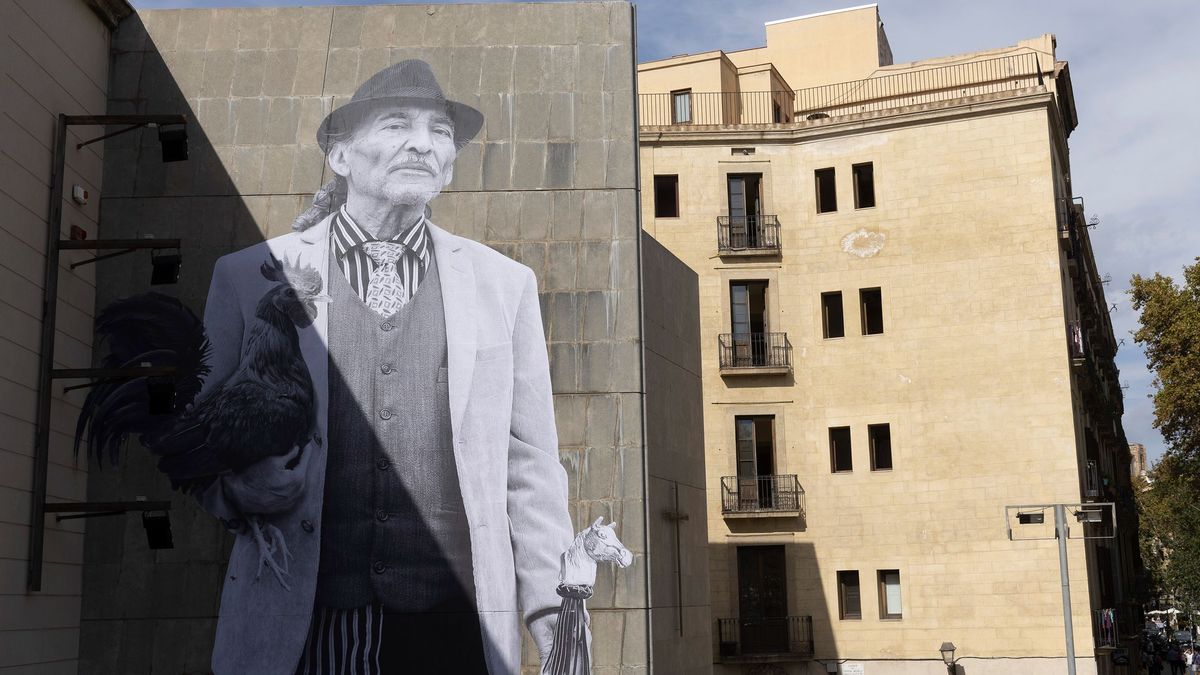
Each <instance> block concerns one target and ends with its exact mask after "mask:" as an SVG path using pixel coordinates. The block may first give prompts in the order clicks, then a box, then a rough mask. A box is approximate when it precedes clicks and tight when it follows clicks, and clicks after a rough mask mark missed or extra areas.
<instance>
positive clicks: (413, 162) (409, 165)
mask: <svg viewBox="0 0 1200 675" xmlns="http://www.w3.org/2000/svg"><path fill="white" fill-rule="evenodd" d="M406 169H407V170H414V171H427V172H429V173H431V174H433V175H437V169H435V168H433V167H432V166H431V165H430V164H429V162H426V161H424V160H421V159H417V158H415V157H410V158H408V159H405V160H402V161H399V162H396V163H395V164H392V165H391V166H389V167H388V173H391V172H393V171H402V170H406Z"/></svg>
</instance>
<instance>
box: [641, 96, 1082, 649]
mask: <svg viewBox="0 0 1200 675" xmlns="http://www.w3.org/2000/svg"><path fill="white" fill-rule="evenodd" d="M1048 100H1049V99H1048V98H1047V97H1043V98H1041V99H1039V102H1038V103H1037V104H1034V103H1032V102H1015V103H1013V104H1011V105H1009V106H1007V107H1001V106H1000V103H998V102H997V103H996V104H995V106H994V107H992V108H991V109H988V110H986V111H985V110H983V109H977V110H976V111H975V112H974V113H972V114H961V115H960V114H955V113H954V112H953V111H952V110H949V109H947V110H943V111H940V112H939V111H933V110H930V111H926V112H923V113H920V114H915V115H913V116H912V117H910V118H909V119H908V120H907V121H906V122H905V123H904V124H902V125H901V124H896V125H895V126H891V127H888V128H884V127H882V126H880V127H876V126H873V124H872V123H871V122H870V121H865V122H854V123H852V124H854V125H857V124H862V126H861V127H859V126H853V127H852V126H851V125H828V126H826V127H824V128H807V127H805V126H804V125H801V126H798V127H796V128H795V129H794V130H785V131H784V132H781V133H780V134H778V136H776V137H775V138H774V139H773V140H763V139H761V138H759V139H758V140H755V137H754V134H755V133H756V132H754V131H750V130H747V131H746V132H745V133H744V134H742V133H739V132H738V130H737V129H735V128H727V129H725V130H722V131H720V132H714V133H713V134H711V135H710V136H709V137H708V138H706V139H705V143H704V144H698V143H695V144H689V142H688V141H686V140H684V139H683V138H682V137H681V138H678V139H674V138H671V137H670V136H669V135H667V136H664V137H663V138H657V137H656V140H655V142H654V143H653V144H651V143H646V144H644V145H643V147H642V149H641V173H642V176H641V180H642V188H643V190H642V194H643V219H644V221H643V222H644V226H645V227H646V228H647V230H648V231H649V232H650V233H652V234H653V235H654V237H655V238H656V239H657V240H658V241H659V242H661V243H662V244H663V245H664V246H665V247H666V248H667V249H669V250H670V251H671V252H672V253H673V254H674V255H676V256H678V257H679V258H680V259H682V260H683V261H684V262H685V263H687V264H688V265H689V266H690V267H691V268H692V269H693V270H695V271H696V273H697V275H698V277H699V293H700V316H701V326H702V336H701V342H700V345H701V356H702V361H701V373H702V376H703V381H704V388H705V393H704V403H705V416H704V432H705V433H704V436H705V447H706V452H705V457H706V473H707V479H706V483H705V485H706V487H707V488H708V494H709V503H708V512H709V514H710V518H709V523H710V528H709V538H710V542H711V545H712V546H711V579H712V584H711V586H712V589H713V616H714V618H719V617H735V616H737V615H738V589H737V579H738V571H737V560H736V548H737V547H738V546H743V545H761V544H783V545H785V546H786V547H787V557H788V569H787V574H788V601H789V613H790V614H796V615H811V616H812V617H813V626H814V639H815V649H816V657H817V658H819V659H822V660H833V659H849V660H850V661H854V662H857V661H866V662H868V665H867V666H866V670H867V672H871V673H901V672H904V673H909V672H913V673H915V672H929V673H934V672H943V671H944V667H942V666H940V665H938V664H937V663H935V662H934V661H932V659H936V656H937V653H936V648H937V646H938V645H940V644H941V642H942V641H944V640H952V641H953V642H954V643H955V644H956V645H958V647H959V654H960V655H963V656H971V657H983V656H988V657H993V656H994V657H1002V658H1016V657H1019V658H1021V659H1022V660H1014V661H1004V660H999V661H992V662H987V663H986V664H985V662H983V661H978V662H971V663H970V664H969V665H967V667H966V670H965V672H968V673H974V672H976V671H978V672H981V673H982V672H989V673H990V672H1009V673H1017V672H1020V673H1026V672H1047V673H1049V672H1062V666H1063V664H1062V655H1063V649H1064V647H1063V638H1062V628H1061V626H1062V611H1061V602H1060V595H1059V587H1058V561H1057V551H1056V547H1055V544H1054V542H1053V541H1052V540H1051V541H1042V542H1010V541H1009V540H1008V538H1007V536H1006V531H1005V522H1004V515H1003V514H1004V508H1003V507H1004V506H1005V505H1007V504H1023V503H1025V504H1027V503H1040V502H1075V501H1078V500H1079V499H1080V492H1079V481H1078V475H1079V466H1078V464H1077V461H1076V453H1075V448H1076V443H1077V441H1076V430H1075V428H1074V424H1073V418H1074V413H1073V409H1072V383H1071V376H1070V370H1069V361H1068V358H1067V345H1066V340H1065V331H1064V319H1065V317H1064V308H1063V302H1062V292H1061V289H1060V284H1061V283H1062V282H1061V281H1060V269H1061V265H1062V264H1063V263H1062V261H1061V256H1060V251H1059V244H1058V241H1057V239H1056V234H1055V219H1054V213H1053V206H1054V191H1053V176H1052V174H1051V171H1052V169H1051V163H1050V154H1051V149H1050V145H1049V140H1048V138H1047V134H1046V127H1047V110H1048V109H1049V108H1048V107H1047V103H1048ZM882 119H885V118H883V117H882V116H881V120H882ZM721 134H723V135H724V136H723V138H722V137H721ZM745 146H753V147H755V148H756V153H755V154H754V155H752V156H749V157H742V156H731V155H730V147H745ZM859 162H873V164H874V172H875V196H876V206H875V207H874V208H869V209H856V208H854V199H853V192H852V189H853V187H852V186H853V181H852V180H851V166H852V165H853V164H855V163H859ZM824 167H834V168H835V169H836V176H837V191H838V206H839V208H838V211H837V212H835V213H825V214H817V213H816V208H815V203H814V201H815V199H814V194H815V187H814V178H813V171H814V169H819V168H824ZM736 172H760V173H762V174H763V181H764V190H763V191H764V200H765V205H764V213H768V214H776V215H778V218H779V222H780V223H781V228H782V254H781V255H779V256H778V257H771V258H756V259H747V258H741V259H739V258H729V257H717V255H716V254H717V242H716V239H715V236H714V234H715V230H716V227H715V226H716V218H717V217H718V216H721V215H725V214H726V213H727V208H728V205H727V204H726V197H725V189H724V185H725V176H726V175H727V174H728V173H736ZM655 174H677V175H678V176H679V194H680V199H679V203H680V217H679V218H671V219H667V218H658V219H655V218H654V217H653V213H654V210H653V201H652V195H653V191H652V181H653V176H654V175H655ZM734 280H766V281H768V282H769V290H768V301H767V305H768V315H769V325H770V326H771V328H770V330H773V331H786V332H787V335H788V338H789V340H790V342H791V345H792V348H793V362H794V371H793V373H792V374H791V375H789V376H773V377H766V376H760V377H722V376H721V375H720V374H719V369H718V354H717V349H716V346H717V339H716V336H717V335H718V334H720V333H728V332H729V331H730V318H729V284H730V282H731V281H734ZM872 287H880V288H882V294H883V322H884V333H883V334H881V335H868V336H864V335H861V334H860V330H859V321H858V304H857V303H858V291H859V289H862V288H872ZM827 291H841V292H842V294H843V303H844V308H845V321H846V337H844V338H838V339H828V340H826V339H823V337H822V321H821V309H820V294H821V293H822V292H827ZM749 414H769V415H775V419H776V429H777V431H776V451H775V452H776V454H775V458H776V464H777V469H776V473H779V474H797V475H798V476H799V481H800V483H801V485H802V486H803V488H804V489H805V491H806V502H807V511H806V514H805V517H803V518H800V519H795V518H792V519H783V518H747V519H726V518H723V517H722V516H721V504H720V497H719V495H720V489H719V488H720V480H721V477H722V476H729V475H734V474H735V473H736V465H735V457H734V450H735V448H734V417H735V416H736V415H749ZM885 422H886V423H889V424H890V425H891V434H892V446H893V450H892V451H893V461H894V468H893V469H892V470H891V471H872V470H871V468H870V461H869V455H868V443H867V425H868V424H876V423H885ZM843 425H845V426H850V427H851V431H852V441H853V443H852V446H853V466H854V470H853V471H852V472H847V473H836V474H835V473H832V472H831V467H830V457H829V443H828V436H827V430H828V428H830V427H835V426H843ZM1070 568H1071V583H1072V585H1073V588H1074V589H1076V592H1075V593H1074V595H1073V612H1074V622H1075V644H1076V649H1077V650H1078V654H1080V655H1081V656H1082V657H1083V658H1084V660H1087V659H1088V658H1089V657H1090V655H1091V653H1092V636H1091V630H1090V627H1091V618H1090V613H1089V602H1088V592H1087V590H1086V589H1088V586H1089V575H1088V568H1087V565H1086V561H1085V555H1084V546H1083V545H1082V542H1078V541H1072V542H1070ZM881 569H899V570H900V571H901V587H902V596H903V597H902V602H903V618H902V619H901V620H899V621H887V620H881V619H880V618H879V610H878V602H877V595H878V594H877V590H876V584H875V579H876V571H877V570H881ZM838 570H858V571H859V573H860V580H861V584H862V613H863V618H862V619H861V620H840V619H839V617H838V595H837V588H836V574H835V573H836V572H837V571H838ZM1025 657H1031V658H1032V657H1047V658H1046V659H1044V661H1043V662H1041V663H1040V664H1038V663H1035V660H1030V661H1025V660H1023V659H1024V658H1025ZM895 659H917V660H920V659H930V661H928V662H927V663H925V664H923V665H918V664H908V665H904V664H903V663H902V662H901V661H896V660H895ZM1088 663H1089V668H1094V667H1095V665H1094V664H1095V662H1094V661H1089V662H1088ZM1081 667H1082V663H1081ZM789 668H791V670H788V672H813V670H812V669H810V670H808V671H805V670H804V669H803V668H801V667H800V666H798V665H797V666H789ZM921 668H923V670H922V669H921ZM939 668H942V670H938V669H939ZM727 672H736V671H735V669H733V668H729V669H728V670H727ZM1081 672H1084V671H1083V670H1081Z"/></svg>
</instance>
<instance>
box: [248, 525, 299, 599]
mask: <svg viewBox="0 0 1200 675" xmlns="http://www.w3.org/2000/svg"><path fill="white" fill-rule="evenodd" d="M249 520H250V531H251V533H252V534H253V536H254V541H255V543H256V544H258V571H257V572H256V573H255V575H254V578H255V579H258V578H260V577H261V576H262V571H263V567H266V568H267V569H269V570H271V573H272V574H274V575H275V580H276V581H278V582H279V585H280V586H283V590H285V591H290V590H292V587H291V586H289V585H288V583H287V581H286V580H285V579H284V577H287V576H291V575H290V573H289V572H288V568H289V567H290V563H291V559H292V553H291V551H289V550H288V547H287V544H286V543H284V541H283V532H281V531H280V530H279V528H277V527H275V526H274V525H271V524H270V523H262V524H260V523H259V519H258V518H250V519H249ZM264 530H265V532H266V534H265V535H264ZM277 553H278V554H279V558H278V559H276V554H277Z"/></svg>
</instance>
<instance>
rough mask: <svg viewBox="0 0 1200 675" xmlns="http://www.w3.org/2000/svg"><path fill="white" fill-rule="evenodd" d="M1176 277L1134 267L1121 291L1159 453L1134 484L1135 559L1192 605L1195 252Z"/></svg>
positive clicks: (1197, 315)
mask: <svg viewBox="0 0 1200 675" xmlns="http://www.w3.org/2000/svg"><path fill="white" fill-rule="evenodd" d="M1196 260H1197V261H1196V262H1195V263H1193V264H1192V265H1189V266H1187V267H1185V268H1184V273H1183V284H1182V285H1179V284H1176V283H1175V281H1174V279H1172V278H1171V277H1167V276H1163V275H1161V274H1155V275H1154V276H1153V277H1150V278H1145V277H1142V276H1140V275H1135V276H1134V277H1133V279H1132V280H1131V281H1130V290H1129V295H1130V297H1131V299H1132V301H1133V308H1134V309H1135V310H1137V311H1138V312H1139V313H1140V316H1139V324H1140V325H1139V326H1138V329H1137V330H1136V331H1135V332H1134V334H1133V338H1134V340H1136V341H1137V343H1138V344H1140V345H1141V346H1142V348H1143V349H1144V350H1145V352H1146V360H1147V367H1148V368H1149V369H1150V370H1151V371H1152V372H1153V373H1154V389H1155V391H1154V426H1155V427H1157V428H1158V430H1159V431H1160V432H1162V435H1163V439H1164V441H1165V442H1166V446H1167V447H1166V453H1165V455H1164V456H1163V458H1162V459H1160V460H1159V462H1158V464H1157V465H1156V466H1155V467H1154V469H1153V470H1152V471H1151V472H1150V478H1151V480H1150V481H1149V482H1148V483H1142V484H1140V485H1139V484H1135V486H1134V488H1135V494H1136V496H1137V505H1138V516H1139V524H1140V529H1141V539H1142V541H1141V542H1140V544H1141V549H1142V560H1143V562H1144V564H1145V566H1146V570H1147V572H1149V573H1150V577H1151V582H1152V583H1153V584H1154V585H1155V586H1157V587H1158V588H1159V589H1160V590H1162V591H1164V592H1166V593H1168V594H1170V595H1172V596H1174V598H1175V601H1176V602H1178V603H1180V604H1182V605H1184V606H1185V607H1189V608H1200V258H1197V259H1196Z"/></svg>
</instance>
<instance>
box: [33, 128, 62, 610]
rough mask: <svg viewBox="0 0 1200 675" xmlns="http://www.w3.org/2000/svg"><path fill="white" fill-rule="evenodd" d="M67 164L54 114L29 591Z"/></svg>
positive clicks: (45, 453)
mask: <svg viewBox="0 0 1200 675" xmlns="http://www.w3.org/2000/svg"><path fill="white" fill-rule="evenodd" d="M66 164H67V116H66V115H59V116H58V129H57V132H56V134H55V142H54V167H53V173H52V174H51V177H50V211H49V213H48V214H47V218H46V276H45V284H44V285H43V287H42V288H43V291H42V341H41V348H40V350H39V351H38V388H37V412H36V414H35V416H34V420H35V431H34V436H33V484H32V486H31V490H32V495H31V496H30V502H31V504H30V508H29V514H30V515H29V573H28V576H27V582H28V587H29V590H31V591H40V590H42V539H43V537H44V536H45V529H46V469H47V466H48V465H49V461H50V394H51V392H50V387H51V382H52V379H51V370H53V368H54V327H55V319H56V318H57V312H58V240H59V239H61V238H62V197H63V172H65V171H66Z"/></svg>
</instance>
